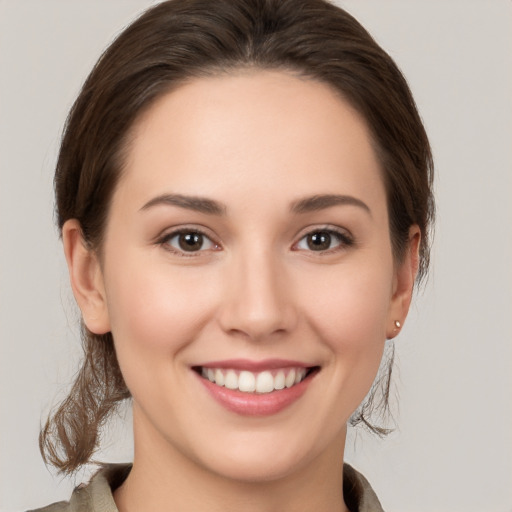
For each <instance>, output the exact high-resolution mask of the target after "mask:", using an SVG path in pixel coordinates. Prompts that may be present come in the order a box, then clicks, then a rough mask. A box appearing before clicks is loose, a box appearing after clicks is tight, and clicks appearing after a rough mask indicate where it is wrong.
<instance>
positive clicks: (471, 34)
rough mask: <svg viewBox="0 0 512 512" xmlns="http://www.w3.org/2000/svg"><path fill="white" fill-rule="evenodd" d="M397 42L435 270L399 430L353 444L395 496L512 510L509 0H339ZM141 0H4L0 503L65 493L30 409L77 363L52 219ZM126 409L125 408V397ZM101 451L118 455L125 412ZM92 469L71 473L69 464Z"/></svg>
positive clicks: (126, 434) (20, 505)
mask: <svg viewBox="0 0 512 512" xmlns="http://www.w3.org/2000/svg"><path fill="white" fill-rule="evenodd" d="M340 3H341V5H343V6H345V7H347V9H348V10H349V11H350V12H352V13H353V14H354V15H356V17H357V18H358V19H359V20H360V21H361V22H362V23H363V24H364V25H365V26H366V27H367V28H368V29H369V30H370V32H371V33H372V34H373V35H374V36H375V37H376V39H377V40H378V41H379V42H380V43H381V44H382V45H383V46H384V48H386V49H387V50H388V51H389V52H390V54H391V55H392V56H393V57H394V58H395V59H396V61H397V62H398V64H399V66H400V67H401V68H402V70H403V71H404V73H405V75H406V76H407V78H408V80H409V83H410V85H411V87H412V89H413V92H414V93H415V97H416V100H417V103H418V106H419V108H420V111H421V113H422V116H423V118H424V121H425V124H426V126H427V130H428V132H429V135H430V138H431V142H432V145H433V149H434V153H435V160H436V165H437V183H436V190H437V200H438V225H437V236H436V244H435V249H434V258H433V272H432V275H431V278H430V281H429V284H428V286H427V288H426V290H425V292H424V293H423V294H421V295H420V296H419V297H417V300H416V303H415V305H414V306H413V308H412V312H411V315H410V317H409V320H408V322H407V324H406V326H405V328H404V330H403V332H402V334H401V335H400V336H399V338H398V339H397V352H398V367H399V372H397V374H398V376H397V378H396V380H395V382H396V384H397V388H398V391H399V393H400V400H399V402H400V416H399V430H398V431H397V432H395V434H393V435H391V436H390V437H389V438H388V439H386V440H384V441H381V440H378V439H373V438H371V437H369V436H367V435H357V436H355V435H354V434H351V437H350V440H349V446H348V453H347V459H348V460H349V461H350V462H352V463H353V464H355V466H356V467H358V468H359V469H361V470H362V471H363V473H365V474H366V476H367V477H368V478H369V480H370V481H371V482H372V484H373V485H374V487H375V489H376V491H377V494H378V495H379V496H380V498H381V501H382V502H383V504H384V506H385V508H386V510H393V511H394V512H406V511H407V512H410V511H417V512H434V511H435V512H443V511H447V512H458V511H460V512H462V511H464V512H477V511H478V512H481V511H486V512H510V511H512V393H511V390H512V375H511V373H512V372H511V369H512V321H511V317H512V264H511V262H512V228H511V226H512V200H511V197H512V178H511V176H512V169H511V167H512V151H511V146H512V140H511V135H512V99H511V95H512V65H511V64H512V60H511V58H512V2H510V1H509V0H458V1H457V0H446V1H441V0H432V1H426V0H424V1H419V0H385V1H383V0H371V1H370V0H365V1H361V0H359V1H358V0H346V1H343V2H340ZM150 4H151V2H149V1H148V0H115V1H114V0H108V1H105V0H101V1H100V0H95V1H92V0H88V1H87V2H86V1H78V0H76V1H74V0H68V1H64V0H61V1H59V0H44V1H40V0H32V1H29V0H4V1H0V170H1V174H0V247H1V251H0V339H1V349H0V350H1V352H0V400H1V403H0V407H1V411H0V436H1V437H0V509H1V510H2V511H4V512H5V511H14V510H23V509H25V508H31V507H36V506H42V505H44V504H47V503H49V502H52V501H55V500H57V499H63V498H67V497H68V496H69V494H70V491H71V489H72V487H73V485H74V484H75V483H76V482H75V481H70V480H66V479H64V480H62V479H61V478H59V477H54V476H52V474H51V473H50V472H49V471H48V470H47V469H45V467H44V465H43V463H42V461H41V459H40V456H39V453H38V446H37V435H38V429H39V424H40V421H41V418H43V417H44V415H45V414H46V413H47V411H48V409H49V407H50V406H51V405H52V403H55V402H56V400H57V399H58V398H59V397H62V396H63V394H64V393H65V391H66V389H67V383H68V382H69V379H70V378H71V376H72V374H73V371H74V369H75V364H76V361H77V358H78V356H79V343H78V340H77V336H76V333H75V331H74V328H73V325H74V324H75V320H76V312H75V310H74V308H73V305H72V304H73V301H72V298H71V293H70V291H69V286H68V283H67V275H66V271H65V268H64V260H63V257H62V255H61V247H60V243H59V241H58V239H57V234H56V230H55V229H54V227H53V222H52V209H53V198H52V174H53V168H54V163H55V158H56V151H57V147H58V141H59V136H60V131H61V127H62V124H63V121H64V119H65V115H66V113H67V110H68V109H69V107H70V106H71V103H72V101H73V99H74V97H75V95H76V94H77V92H78V90H79V87H80V85H81V83H82V81H83V80H84V78H85V76H86V74H87V73H88V71H89V70H90V68H91V67H92V65H93V63H94V62H95V60H96V59H97V57H98V56H99V54H100V52H101V50H102V49H103V48H104V47H105V46H106V44H107V43H108V42H109V41H111V40H112V37H113V36H114V35H115V33H117V32H118V31H119V30H121V28H122V27H123V26H125V25H126V23H127V22H128V21H129V20H131V19H132V18H133V17H134V16H135V15H136V14H137V13H138V12H140V10H141V9H143V8H145V7H147V6H148V5H150ZM126 416H127V418H126V420H125V421H126V423H128V424H129V412H127V413H126ZM106 445H107V446H106V449H104V450H103V452H102V454H101V456H102V457H104V458H106V459H108V460H129V458H130V456H131V446H130V427H129V426H128V427H127V426H123V422H122V421H121V420H120V421H119V422H118V424H116V425H114V426H113V427H112V429H111V431H110V435H108V436H107V439H106ZM85 476H86V474H80V475H78V477H77V478H78V481H80V479H81V478H83V477H85Z"/></svg>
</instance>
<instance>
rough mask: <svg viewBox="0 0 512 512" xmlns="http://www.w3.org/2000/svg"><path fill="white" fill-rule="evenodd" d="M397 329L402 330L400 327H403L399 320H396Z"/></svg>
mask: <svg viewBox="0 0 512 512" xmlns="http://www.w3.org/2000/svg"><path fill="white" fill-rule="evenodd" d="M395 327H396V328H397V329H400V327H402V324H401V323H400V322H399V321H398V320H395Z"/></svg>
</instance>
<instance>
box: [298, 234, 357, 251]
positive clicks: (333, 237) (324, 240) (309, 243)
mask: <svg viewBox="0 0 512 512" xmlns="http://www.w3.org/2000/svg"><path fill="white" fill-rule="evenodd" d="M352 244H353V241H352V239H351V238H350V237H349V236H348V235H346V234H343V233H339V232H337V231H334V230H330V229H321V230H316V231H311V232H310V233H308V234H307V235H306V236H304V237H302V238H301V239H300V240H299V242H298V243H297V245H296V248H297V249H299V250H302V251H315V252H323V251H329V250H333V249H337V248H338V247H342V246H350V245H352Z"/></svg>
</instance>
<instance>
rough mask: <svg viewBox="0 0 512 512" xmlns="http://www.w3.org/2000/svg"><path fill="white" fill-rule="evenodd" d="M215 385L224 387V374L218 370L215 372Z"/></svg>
mask: <svg viewBox="0 0 512 512" xmlns="http://www.w3.org/2000/svg"><path fill="white" fill-rule="evenodd" d="M215 383H216V384H218V385H219V386H224V374H223V373H222V370H219V369H218V368H217V369H216V370H215Z"/></svg>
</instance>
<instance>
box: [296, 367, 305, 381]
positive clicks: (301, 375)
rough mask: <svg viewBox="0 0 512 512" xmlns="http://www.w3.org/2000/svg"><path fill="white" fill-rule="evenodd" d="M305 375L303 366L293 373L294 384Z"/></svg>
mask: <svg viewBox="0 0 512 512" xmlns="http://www.w3.org/2000/svg"><path fill="white" fill-rule="evenodd" d="M305 376H306V370H305V369H304V368H299V369H298V370H297V372H296V373H295V384H298V383H299V382H300V381H301V380H303V379H304V377H305Z"/></svg>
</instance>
